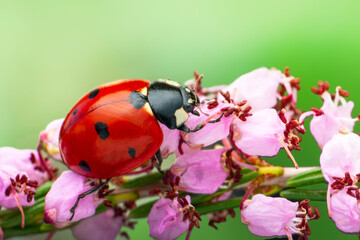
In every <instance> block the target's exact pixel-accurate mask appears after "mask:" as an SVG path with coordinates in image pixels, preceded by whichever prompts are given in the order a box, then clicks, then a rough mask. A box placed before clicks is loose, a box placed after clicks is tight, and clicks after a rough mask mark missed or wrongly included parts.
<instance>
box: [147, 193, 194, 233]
mask: <svg viewBox="0 0 360 240" xmlns="http://www.w3.org/2000/svg"><path fill="white" fill-rule="evenodd" d="M186 200H187V201H188V202H189V204H190V197H189V196H186ZM181 208H182V207H181V205H180V204H179V203H178V201H177V200H176V199H175V200H170V199H167V198H160V199H159V200H158V201H157V202H156V203H155V204H154V205H153V206H152V208H151V211H150V213H149V216H148V219H147V222H148V224H149V228H150V237H153V238H156V239H159V240H172V239H175V238H177V237H179V236H180V235H181V234H183V233H184V232H185V231H186V230H188V228H189V220H186V221H183V217H184V214H183V212H182V211H181Z"/></svg>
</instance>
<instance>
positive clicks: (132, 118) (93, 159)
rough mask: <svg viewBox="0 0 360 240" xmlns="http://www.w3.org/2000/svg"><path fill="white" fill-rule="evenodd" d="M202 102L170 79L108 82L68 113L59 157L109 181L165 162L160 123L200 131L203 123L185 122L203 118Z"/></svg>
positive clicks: (83, 172)
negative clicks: (153, 160) (145, 165)
mask: <svg viewBox="0 0 360 240" xmlns="http://www.w3.org/2000/svg"><path fill="white" fill-rule="evenodd" d="M199 104H200V102H199V97H198V96H197V95H196V94H195V93H194V91H193V90H192V89H190V88H189V87H187V86H182V85H180V84H179V83H177V82H174V81H170V80H158V81H155V82H152V83H151V82H150V81H147V80H141V79H129V80H118V81H114V82H110V83H107V84H103V85H101V86H99V87H97V88H95V89H93V90H92V91H90V92H89V93H87V94H85V95H84V96H83V97H82V98H81V99H80V100H79V101H78V102H77V103H76V104H75V106H74V107H73V108H72V109H71V110H70V112H69V113H68V114H67V116H66V118H65V120H64V123H63V125H62V127H61V130H60V135H59V149H60V154H61V156H62V159H63V161H64V163H65V164H66V165H67V166H68V167H69V168H70V169H71V170H72V171H74V172H76V173H78V174H80V175H83V176H86V177H89V178H99V179H108V180H107V182H108V181H109V180H110V178H111V177H114V176H119V175H122V174H125V173H127V172H129V171H131V170H133V169H135V168H137V167H139V166H140V165H142V164H143V163H145V162H146V161H148V160H149V159H151V158H152V157H153V156H156V158H157V159H158V162H160V163H161V153H160V150H159V148H160V146H161V143H162V141H163V134H162V130H161V128H160V125H159V123H158V122H161V123H163V124H164V125H165V126H167V127H168V128H169V129H179V130H181V131H184V132H195V131H197V130H199V129H201V128H202V125H199V126H197V127H196V128H195V129H193V130H191V129H190V128H189V127H187V126H186V125H185V124H184V122H185V121H186V120H187V119H188V117H189V116H188V113H192V114H195V115H197V116H198V115H199V113H198V112H197V111H196V110H195V107H197V106H198V105H199ZM98 188H99V187H97V188H96V189H98ZM94 190H95V189H94ZM94 190H93V191H94ZM79 198H80V196H79ZM76 205H77V204H76ZM74 207H76V206H74Z"/></svg>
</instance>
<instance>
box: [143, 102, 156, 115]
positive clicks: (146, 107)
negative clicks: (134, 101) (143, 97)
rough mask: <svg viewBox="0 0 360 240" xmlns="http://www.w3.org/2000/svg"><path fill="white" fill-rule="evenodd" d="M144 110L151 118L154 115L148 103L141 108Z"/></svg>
mask: <svg viewBox="0 0 360 240" xmlns="http://www.w3.org/2000/svg"><path fill="white" fill-rule="evenodd" d="M143 108H144V109H145V111H146V112H148V113H149V114H150V115H151V116H153V115H154V113H153V111H152V109H151V107H150V103H148V102H147V103H145V105H144V107H143Z"/></svg>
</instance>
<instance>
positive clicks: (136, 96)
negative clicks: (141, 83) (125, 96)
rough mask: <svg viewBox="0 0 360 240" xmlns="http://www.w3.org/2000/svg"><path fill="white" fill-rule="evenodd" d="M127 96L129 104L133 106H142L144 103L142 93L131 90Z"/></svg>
mask: <svg viewBox="0 0 360 240" xmlns="http://www.w3.org/2000/svg"><path fill="white" fill-rule="evenodd" d="M129 98H130V103H131V105H133V107H134V108H136V109H140V108H142V107H143V106H144V104H145V103H146V99H145V97H144V95H142V94H141V93H140V92H138V91H132V92H131V93H130V95H129Z"/></svg>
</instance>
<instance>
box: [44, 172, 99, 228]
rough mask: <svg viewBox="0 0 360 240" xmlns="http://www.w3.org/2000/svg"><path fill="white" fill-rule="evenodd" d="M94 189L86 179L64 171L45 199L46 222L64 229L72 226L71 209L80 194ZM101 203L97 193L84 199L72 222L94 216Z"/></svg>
mask: <svg viewBox="0 0 360 240" xmlns="http://www.w3.org/2000/svg"><path fill="white" fill-rule="evenodd" d="M90 188H92V186H90V185H89V184H86V178H85V177H83V176H81V175H78V174H76V173H74V172H73V171H64V172H63V173H62V174H61V176H60V177H59V178H58V179H57V180H56V181H55V182H54V183H53V185H52V186H51V189H50V191H49V192H48V194H47V195H46V197H45V207H44V212H45V217H44V218H45V221H46V222H47V223H50V224H54V225H55V226H57V227H64V226H67V225H69V224H70V221H68V219H69V218H70V217H71V215H72V214H71V212H70V209H71V208H72V207H73V206H74V204H75V201H76V199H77V197H78V195H79V194H81V193H83V192H86V191H87V190H89V189H90ZM99 203H100V200H99V199H97V198H96V196H95V193H92V194H90V195H88V196H86V197H85V198H82V199H81V200H80V202H79V205H78V206H77V208H76V210H75V216H74V218H73V219H72V222H76V221H78V220H80V219H83V218H86V217H89V216H92V215H94V213H95V209H96V207H97V206H98V204H99Z"/></svg>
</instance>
